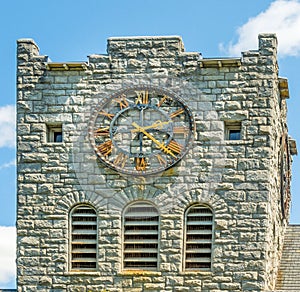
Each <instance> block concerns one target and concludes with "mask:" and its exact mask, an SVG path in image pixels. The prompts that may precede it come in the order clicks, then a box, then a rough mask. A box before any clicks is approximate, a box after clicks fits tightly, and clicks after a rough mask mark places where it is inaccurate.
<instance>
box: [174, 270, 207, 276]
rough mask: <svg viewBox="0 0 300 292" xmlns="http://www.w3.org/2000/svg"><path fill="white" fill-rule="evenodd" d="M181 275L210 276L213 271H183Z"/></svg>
mask: <svg viewBox="0 0 300 292" xmlns="http://www.w3.org/2000/svg"><path fill="white" fill-rule="evenodd" d="M179 274H180V275H181V276H210V275H211V274H212V271H182V272H180V273H179Z"/></svg>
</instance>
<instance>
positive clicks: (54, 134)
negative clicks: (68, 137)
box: [47, 124, 63, 143]
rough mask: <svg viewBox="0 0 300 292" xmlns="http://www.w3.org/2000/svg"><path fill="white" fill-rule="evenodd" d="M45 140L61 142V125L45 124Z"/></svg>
mask: <svg viewBox="0 0 300 292" xmlns="http://www.w3.org/2000/svg"><path fill="white" fill-rule="evenodd" d="M47 130H48V133H47V142H51V143H61V142H63V131H62V125H61V124H60V125H48V126H47Z"/></svg>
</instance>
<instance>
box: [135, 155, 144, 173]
mask: <svg viewBox="0 0 300 292" xmlns="http://www.w3.org/2000/svg"><path fill="white" fill-rule="evenodd" d="M146 167H147V162H146V159H145V157H136V159H135V168H136V170H138V171H143V170H145V169H146Z"/></svg>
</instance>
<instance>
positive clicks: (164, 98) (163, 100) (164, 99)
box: [157, 95, 169, 107]
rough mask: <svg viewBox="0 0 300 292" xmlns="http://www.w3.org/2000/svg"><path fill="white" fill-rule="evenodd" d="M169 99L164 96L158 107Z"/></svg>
mask: <svg viewBox="0 0 300 292" xmlns="http://www.w3.org/2000/svg"><path fill="white" fill-rule="evenodd" d="M168 98H169V97H168V96H167V95H164V96H163V97H162V98H161V100H160V101H159V103H158V105H157V106H158V107H160V106H161V105H162V104H163V103H164V102H165V101H166V100H167V99H168Z"/></svg>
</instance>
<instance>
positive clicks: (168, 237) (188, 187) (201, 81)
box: [17, 34, 292, 292]
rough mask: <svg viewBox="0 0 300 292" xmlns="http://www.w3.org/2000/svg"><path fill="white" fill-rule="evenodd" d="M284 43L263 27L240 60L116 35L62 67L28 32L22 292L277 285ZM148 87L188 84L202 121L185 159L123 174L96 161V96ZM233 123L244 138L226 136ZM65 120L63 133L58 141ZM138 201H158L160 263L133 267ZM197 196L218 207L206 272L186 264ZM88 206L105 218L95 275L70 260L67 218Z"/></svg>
mask: <svg viewBox="0 0 300 292" xmlns="http://www.w3.org/2000/svg"><path fill="white" fill-rule="evenodd" d="M276 48H277V40H276V37H275V36H274V35H271V34H261V35H260V36H259V48H258V50H255V51H247V52H243V53H242V58H241V59H240V58H234V59H204V58H202V57H201V55H200V54H199V53H190V52H185V51H184V48H183V43H182V41H181V38H180V37H176V36H174V37H173V36H172V37H136V38H110V39H109V40H108V54H107V55H90V56H89V59H88V62H81V63H51V62H49V61H48V58H47V56H40V55H39V49H38V47H37V45H36V44H35V43H34V41H33V40H30V39H21V40H19V41H18V56H17V57H18V75H17V85H18V96H17V106H18V110H17V115H18V116H17V131H18V141H17V147H18V151H17V155H18V215H17V229H18V259H17V268H18V291H84V292H87V291H102V290H103V291H111V292H112V291H131V292H138V291H270V290H272V289H274V287H275V283H276V277H277V271H278V266H279V261H280V256H281V250H282V244H283V235H284V231H285V228H286V225H287V221H288V217H289V200H290V194H289V177H290V173H289V170H290V163H291V158H290V155H289V154H290V149H292V147H289V146H291V141H290V140H289V141H287V139H286V137H287V136H285V135H286V133H287V122H286V100H285V99H286V98H287V97H288V89H287V82H286V80H285V79H283V78H279V77H278V67H277V57H276ZM141 84H142V85H147V86H149V85H151V86H156V87H163V88H168V89H169V90H171V91H173V92H176V93H177V94H179V96H180V97H181V98H182V99H183V100H184V101H185V103H186V104H187V105H188V107H189V108H190V109H191V111H192V113H193V115H194V118H195V125H196V131H195V139H194V141H193V145H192V147H191V149H190V150H189V152H188V153H187V155H186V156H185V157H184V158H183V159H182V160H181V161H180V162H179V163H178V164H176V165H175V166H174V167H173V168H170V169H169V170H167V171H166V172H164V173H161V174H159V175H157V176H155V177H152V178H148V177H146V178H135V177H126V176H124V175H120V174H118V173H116V172H115V171H113V170H111V169H109V168H107V167H105V166H104V165H103V164H101V163H100V162H97V160H96V156H95V153H94V150H93V149H92V148H91V147H90V146H89V139H88V137H87V136H88V134H89V130H88V125H89V121H90V119H91V112H92V109H93V108H94V107H95V106H97V104H98V103H99V102H101V101H102V100H103V99H105V98H109V96H111V95H112V94H114V92H116V91H119V90H120V89H121V88H124V87H128V86H135V85H141ZM232 124H234V125H239V126H240V127H241V139H239V140H228V139H227V138H228V137H226V135H227V134H226V131H227V128H228V125H229V128H230V125H232ZM55 126H61V127H62V133H63V141H62V142H61V143H60V142H59V143H53V142H51V141H48V140H47V139H48V135H49V134H48V131H49V127H50V128H51V127H55ZM284 141H285V142H286V143H285V146H284V147H283V145H284ZM283 148H284V149H283ZM284 150H286V151H284ZM283 163H284V165H285V167H286V168H288V169H287V170H285V169H284V167H283ZM283 179H284V182H283V181H282V180H283ZM135 201H145V202H151V203H152V204H154V206H156V208H157V210H158V211H159V216H160V223H159V253H158V268H157V270H153V271H149V270H128V269H124V267H123V230H122V229H123V212H124V209H125V208H126V206H128V204H130V203H131V202H135ZM195 203H200V204H204V205H206V206H209V207H210V208H211V210H212V212H213V241H212V251H211V269H210V270H209V271H201V270H193V271H190V270H186V269H184V265H183V262H184V253H185V251H184V238H185V235H184V234H185V232H186V231H185V212H186V210H187V208H188V207H189V206H191V205H192V204H195ZM78 204H86V205H87V206H91V207H93V208H94V209H95V211H96V214H97V224H98V230H97V242H98V243H97V268H96V270H94V271H75V270H72V269H71V268H70V267H71V266H70V254H71V251H70V241H71V235H70V234H71V231H70V229H71V226H70V214H71V211H72V209H73V207H74V206H77V205H78ZM105 289H106V290H105Z"/></svg>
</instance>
